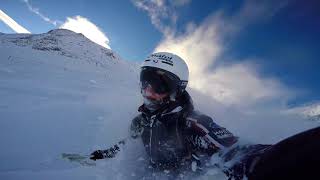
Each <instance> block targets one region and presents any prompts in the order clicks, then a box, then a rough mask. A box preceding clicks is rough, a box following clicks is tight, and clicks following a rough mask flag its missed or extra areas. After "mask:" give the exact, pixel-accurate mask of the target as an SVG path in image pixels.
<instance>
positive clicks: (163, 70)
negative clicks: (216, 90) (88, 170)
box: [91, 52, 320, 179]
mask: <svg viewBox="0 0 320 180" xmlns="http://www.w3.org/2000/svg"><path fill="white" fill-rule="evenodd" d="M188 76H189V70H188V66H187V65H186V63H185V62H184V60H183V59H181V58H180V57H179V56H177V55H175V54H172V53H168V52H158V53H154V54H151V55H150V56H149V57H148V58H147V59H146V60H145V61H144V63H143V65H142V66H141V72H140V85H141V94H142V96H143V100H144V103H143V105H142V106H141V107H139V112H140V114H139V115H138V116H137V117H135V118H134V119H133V120H132V124H131V128H130V132H131V137H132V138H141V139H142V142H143V144H144V146H145V149H146V152H147V154H148V155H149V158H150V165H152V167H153V168H154V169H160V170H167V169H169V170H171V171H175V170H177V171H179V170H181V169H184V170H187V169H190V170H192V171H200V170H201V169H202V167H204V165H205V164H206V160H209V157H211V156H212V155H214V154H219V156H220V157H221V158H222V160H223V162H225V164H228V165H221V164H220V165H219V166H220V168H222V169H223V171H224V172H225V173H226V175H227V176H228V177H229V178H230V179H242V178H243V177H245V176H247V177H248V178H249V179H275V177H276V176H275V174H277V177H287V175H288V174H289V171H290V170H291V169H294V170H296V168H297V167H298V166H295V165H294V164H295V163H303V164H305V163H306V162H308V163H309V162H317V163H318V164H319V162H320V158H319V156H314V157H315V158H310V156H311V155H310V154H304V152H309V150H310V148H314V149H313V151H314V150H318V151H319V152H320V145H319V143H318V142H317V141H318V140H317V141H316V142H311V141H307V139H309V138H311V137H312V138H313V139H314V138H316V137H317V138H320V129H319V128H317V129H314V130H311V131H307V132H305V133H304V134H302V135H297V136H294V137H293V138H289V139H288V140H284V141H283V142H280V143H278V144H276V145H274V146H271V145H261V144H257V145H248V146H239V145H237V142H238V137H236V136H234V135H233V134H232V133H231V132H229V131H228V130H227V129H225V128H223V127H221V126H219V125H217V124H216V123H215V122H214V121H213V119H212V118H211V117H209V116H207V115H205V114H202V113H201V112H199V111H196V110H194V107H193V103H192V99H191V97H190V96H189V94H188V92H187V91H186V86H187V83H188ZM292 139H294V142H295V143H292V142H291V141H292ZM287 142H289V143H287ZM304 143H306V144H304ZM304 145H306V146H308V149H307V150H305V149H303V148H302V147H303V146H304ZM288 148H292V149H288ZM289 150H290V151H292V152H293V153H289V152H288V151H289ZM118 151H120V148H119V146H118V145H115V146H114V147H112V148H110V149H107V150H97V151H95V152H93V153H92V154H91V155H92V156H91V159H93V160H97V159H104V158H111V157H114V156H115V154H116V153H117V152H118ZM295 152H299V153H300V155H299V156H297V153H295ZM302 154H303V155H302ZM303 156H306V157H307V156H308V157H307V159H304V158H303ZM291 158H292V159H291ZM308 158H309V159H308ZM234 159H237V160H236V161H234ZM275 161H278V164H277V165H275V164H274V162H275ZM226 162H229V163H226ZM288 163H292V164H291V165H290V168H289V169H288ZM299 167H300V166H299ZM310 168H312V166H308V167H306V168H305V169H300V170H302V171H301V173H302V175H305V174H306V173H308V174H309V175H310V171H309V169H310ZM313 168H314V167H313ZM304 170H305V172H304ZM290 174H292V172H290ZM311 174H312V173H311Z"/></svg>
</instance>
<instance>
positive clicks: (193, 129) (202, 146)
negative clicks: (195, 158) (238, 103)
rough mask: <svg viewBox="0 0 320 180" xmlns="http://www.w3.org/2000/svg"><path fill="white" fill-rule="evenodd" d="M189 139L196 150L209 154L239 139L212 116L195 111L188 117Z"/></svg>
mask: <svg viewBox="0 0 320 180" xmlns="http://www.w3.org/2000/svg"><path fill="white" fill-rule="evenodd" d="M186 126H187V134H188V135H187V137H188V138H187V139H188V141H189V143H191V144H192V146H193V148H195V149H196V150H200V151H204V152H206V153H208V154H209V155H212V154H214V153H215V152H217V151H219V150H222V149H224V148H227V147H230V146H232V145H233V144H235V143H236V142H237V141H238V137H236V136H234V135H233V134H232V133H231V132H229V131H228V130H227V129H226V128H224V127H221V126H219V125H217V124H216V123H214V122H213V120H212V118H210V117H209V116H206V115H204V114H201V113H198V112H195V113H192V114H191V115H189V116H188V117H187V119H186Z"/></svg>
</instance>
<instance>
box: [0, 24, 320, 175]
mask: <svg viewBox="0 0 320 180" xmlns="http://www.w3.org/2000/svg"><path fill="white" fill-rule="evenodd" d="M137 72H138V68H137V66H136V65H135V64H131V63H129V62H127V61H124V60H122V59H121V58H120V56H119V55H117V54H116V53H115V52H113V51H111V50H109V49H105V48H103V47H101V46H99V45H97V44H95V43H93V42H91V41H90V40H88V39H87V38H85V37H84V36H83V35H81V34H77V33H74V32H71V31H68V30H61V29H59V30H53V31H50V32H48V33H44V34H38V35H30V34H0V99H1V100H0V144H1V148H0V179H32V180H36V179H39V180H40V179H41V180H43V179H62V180H63V179H68V180H69V179H77V180H79V179H139V178H138V175H136V174H135V173H137V171H138V170H137V168H139V167H143V165H144V164H146V163H145V162H144V160H143V158H142V157H144V149H143V147H142V145H141V144H140V143H139V142H131V143H129V144H128V145H127V146H126V147H125V151H123V152H121V153H120V154H119V156H117V158H115V159H110V160H107V161H99V162H97V166H95V167H82V166H79V165H77V164H72V163H69V162H66V161H64V160H62V159H61V157H60V155H61V153H83V154H88V153H90V152H92V151H93V150H95V149H99V148H106V147H109V146H110V145H112V144H113V143H114V142H117V141H119V140H121V139H122V138H123V137H126V136H128V131H127V129H128V127H129V124H130V121H131V119H132V118H133V117H134V116H135V115H136V114H137V107H138V106H139V105H140V103H141V99H140V94H139V87H138V73H137ZM189 91H190V93H191V95H192V97H193V99H194V102H195V105H196V107H197V108H198V109H201V111H203V112H204V113H207V114H208V115H210V116H211V117H213V118H214V120H215V121H216V122H217V123H218V124H220V125H222V126H225V127H226V128H228V129H230V131H232V132H234V133H235V134H236V135H238V136H240V137H241V138H242V139H243V141H245V142H253V143H275V142H277V141H279V140H281V139H283V138H285V137H288V136H290V135H292V134H294V133H297V132H300V131H302V130H305V129H308V128H311V127H314V126H318V125H319V124H318V123H315V122H311V121H301V119H299V118H297V117H295V115H292V114H290V115H288V113H281V112H278V111H274V110H272V111H264V112H262V113H258V114H243V113H242V112H241V111H239V110H238V109H236V108H233V107H225V106H223V105H222V104H219V103H218V102H216V101H214V100H212V99H211V98H210V97H208V96H206V95H204V94H201V93H199V92H197V91H195V90H192V89H189ZM210 173H211V174H216V170H215V169H212V171H211V172H210ZM216 176H218V177H220V178H216V179H224V178H223V176H222V175H221V174H219V173H218V174H217V175H216ZM206 178H207V177H206V176H204V177H201V179H206Z"/></svg>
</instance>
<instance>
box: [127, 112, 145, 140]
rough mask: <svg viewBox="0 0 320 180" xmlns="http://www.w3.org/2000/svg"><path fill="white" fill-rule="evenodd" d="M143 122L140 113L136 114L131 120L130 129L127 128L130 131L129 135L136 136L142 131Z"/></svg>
mask: <svg viewBox="0 0 320 180" xmlns="http://www.w3.org/2000/svg"><path fill="white" fill-rule="evenodd" d="M143 122H144V118H143V117H142V115H141V114H140V115H138V116H136V117H135V118H134V119H133V120H132V122H131V125H130V129H129V132H130V136H131V137H132V138H134V139H135V138H137V137H139V136H140V135H141V134H142V132H143Z"/></svg>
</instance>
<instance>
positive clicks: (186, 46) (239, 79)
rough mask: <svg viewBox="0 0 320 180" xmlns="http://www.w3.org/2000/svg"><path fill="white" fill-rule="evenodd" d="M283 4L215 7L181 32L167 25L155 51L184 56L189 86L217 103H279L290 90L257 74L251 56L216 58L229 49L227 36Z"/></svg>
mask: <svg viewBox="0 0 320 180" xmlns="http://www.w3.org/2000/svg"><path fill="white" fill-rule="evenodd" d="M283 6H284V5H283V4H281V5H276V4H274V3H267V2H261V3H258V2H256V1H245V3H244V4H243V6H242V7H241V8H240V9H239V10H238V11H237V12H235V13H234V14H233V15H231V16H226V15H225V14H224V12H223V11H217V12H215V13H214V14H212V15H210V16H208V17H207V18H206V19H205V20H204V21H203V22H202V23H201V24H199V25H195V24H194V23H192V22H191V23H189V24H188V25H187V26H186V28H185V32H183V33H181V32H180V33H177V32H175V27H172V28H171V29H170V27H169V29H170V30H167V31H165V32H163V35H164V37H163V39H162V41H161V42H160V43H159V44H158V45H157V46H156V48H155V50H154V51H169V52H173V53H175V54H177V55H179V56H181V57H182V58H183V59H185V60H186V62H187V64H188V66H189V70H190V82H189V86H190V87H191V88H194V89H197V90H198V91H200V92H202V93H204V94H207V95H210V96H211V97H212V98H214V99H215V100H217V101H218V102H220V103H223V104H225V105H236V106H250V105H253V104H256V103H260V102H262V101H263V102H265V101H271V100H275V101H279V103H280V102H281V101H280V100H279V99H282V100H285V99H287V98H289V96H290V95H291V92H290V91H289V90H288V88H286V87H285V86H284V85H282V84H281V82H279V81H278V80H277V79H275V78H271V77H269V78H268V77H262V76H261V75H259V72H258V66H256V65H255V64H254V63H253V62H254V61H253V60H250V57H248V59H247V60H246V61H243V60H241V62H244V63H237V64H229V65H224V66H221V65H220V66H219V65H218V63H217V62H218V61H222V58H224V57H223V55H224V54H227V53H228V49H227V41H228V40H230V37H231V38H232V37H233V36H236V35H237V34H238V33H240V32H241V30H242V29H244V28H245V27H247V26H248V25H250V24H253V23H256V22H258V21H260V20H267V19H268V18H270V17H272V16H273V15H274V14H276V12H278V10H279V9H281V8H282V7H283ZM173 14H174V13H173ZM158 15H161V14H159V13H158ZM150 17H152V16H150ZM158 19H159V20H160V19H161V17H158ZM151 20H152V18H151ZM160 23H161V22H160ZM235 62H237V61H235ZM238 62H240V61H238ZM220 64H221V63H220Z"/></svg>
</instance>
